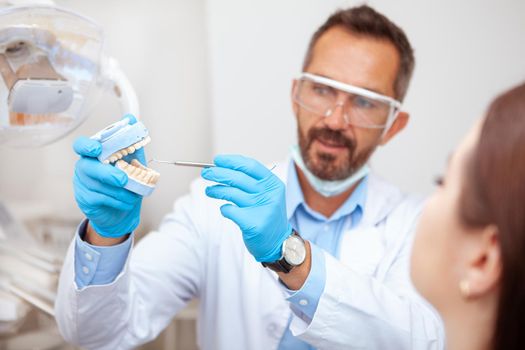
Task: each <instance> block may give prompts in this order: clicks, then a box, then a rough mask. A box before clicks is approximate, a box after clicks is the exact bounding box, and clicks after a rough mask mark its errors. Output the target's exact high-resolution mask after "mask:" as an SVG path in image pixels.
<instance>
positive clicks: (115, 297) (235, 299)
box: [55, 162, 444, 350]
mask: <svg viewBox="0 0 525 350" xmlns="http://www.w3.org/2000/svg"><path fill="white" fill-rule="evenodd" d="M287 169H288V163H287V162H285V163H282V164H279V165H278V167H276V169H275V170H274V172H275V173H276V174H277V175H278V176H279V177H280V178H281V179H282V180H283V181H284V182H285V183H286V176H287V174H286V172H287ZM207 185H209V183H207V182H205V181H204V180H200V179H199V180H196V181H194V182H193V183H192V185H191V193H190V194H189V195H187V196H184V197H182V198H180V199H179V200H177V201H176V202H175V206H174V210H173V212H171V213H170V214H169V215H167V216H166V217H165V218H164V220H163V221H162V223H161V225H160V227H159V229H158V231H154V232H151V233H149V234H148V235H147V236H146V237H145V238H143V239H142V240H141V241H140V242H139V243H138V244H137V247H136V248H135V249H134V250H133V252H132V253H131V254H130V256H129V257H128V261H127V262H126V267H125V268H124V271H123V272H122V273H121V274H120V275H119V276H118V277H117V279H116V280H115V281H114V282H113V283H111V284H109V285H103V286H88V287H86V288H84V289H82V290H78V289H77V287H76V285H75V282H74V249H75V244H74V242H73V244H72V245H71V247H70V249H69V252H68V254H67V258H66V261H65V263H64V268H63V270H62V274H61V277H60V286H59V291H58V297H57V302H56V306H55V307H56V318H57V322H58V325H59V329H60V331H61V333H62V334H63V336H64V337H65V338H66V339H67V340H68V341H70V342H73V343H76V344H79V345H81V346H82V347H85V348H87V349H129V348H132V347H134V346H137V345H138V344H141V343H143V342H146V341H148V340H151V339H154V338H155V337H156V336H157V335H158V334H159V333H160V332H161V331H162V330H163V329H164V328H165V327H166V326H167V325H168V324H169V322H170V321H171V319H172V317H173V316H174V315H175V314H176V313H177V312H178V311H179V310H181V309H182V308H183V307H184V306H185V304H186V303H187V302H188V301H190V300H191V299H193V298H195V297H197V298H199V302H200V304H199V305H200V306H199V319H198V325H197V327H198V332H197V333H198V344H199V345H200V347H201V349H203V350H211V349H214V350H215V349H224V350H226V349H227V350H235V349H242V350H246V349H248V350H252V349H253V350H259V349H260V350H268V349H277V347H278V345H279V342H280V340H281V338H282V336H283V333H284V331H285V328H286V326H287V323H288V319H289V316H290V314H291V310H290V308H289V305H288V302H287V301H286V300H285V297H286V294H285V291H284V290H283V288H282V286H281V285H280V284H279V282H278V280H277V275H276V274H275V273H274V272H272V271H270V270H268V269H265V268H263V267H262V266H261V264H259V263H257V262H256V261H255V259H254V258H253V257H252V256H251V255H250V253H249V252H248V251H247V250H246V248H245V246H244V243H243V241H242V235H241V232H240V231H239V229H238V227H237V226H236V225H235V224H234V223H233V222H231V221H230V220H227V219H225V218H223V217H222V216H221V214H220V210H219V207H220V205H221V204H223V202H222V201H217V200H212V199H209V198H207V197H206V196H205V194H204V189H205V187H206V186H207ZM368 186H369V187H368V190H367V191H368V192H367V200H366V204H365V208H364V215H363V218H362V220H361V222H360V224H359V225H358V226H357V227H355V228H353V229H350V230H349V231H348V232H346V233H345V234H344V235H343V239H342V242H341V251H340V256H341V261H338V260H336V259H335V258H333V257H332V256H331V255H329V254H327V253H325V259H326V272H327V279H326V286H325V290H324V292H323V294H322V296H321V299H320V301H319V305H318V308H317V311H316V313H315V315H314V318H313V320H312V322H311V323H310V324H309V325H308V324H306V323H305V322H304V321H303V320H301V319H300V318H298V317H296V316H295V315H294V317H293V320H292V324H291V329H292V332H293V333H294V335H297V336H299V337H300V338H302V339H304V340H306V341H309V342H310V343H311V344H312V345H313V346H315V347H317V348H319V349H354V348H355V349H442V348H443V344H444V336H443V331H442V325H441V322H440V320H439V318H438V317H437V315H436V314H435V312H434V311H433V310H432V309H431V308H430V307H429V306H428V305H427V304H426V303H425V302H424V301H422V300H421V299H420V297H418V296H417V295H416V292H415V291H414V289H413V287H412V285H411V282H410V278H409V269H408V263H409V260H410V248H411V243H412V234H413V228H414V224H415V220H416V218H417V216H418V214H419V211H420V202H419V201H415V200H412V199H407V198H406V197H404V196H403V195H402V194H401V192H400V191H399V190H398V189H396V188H394V187H392V186H391V185H389V184H386V183H385V182H383V181H381V180H379V179H378V178H376V177H375V176H373V175H371V176H370V177H369V182H368Z"/></svg>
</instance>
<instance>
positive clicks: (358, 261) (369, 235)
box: [340, 226, 385, 277]
mask: <svg viewBox="0 0 525 350" xmlns="http://www.w3.org/2000/svg"><path fill="white" fill-rule="evenodd" d="M382 228H383V227H382V226H374V227H366V228H359V227H357V228H356V229H351V230H349V231H348V232H346V233H345V234H344V236H343V239H342V242H341V251H340V257H341V258H340V260H341V262H342V263H343V264H345V265H346V266H348V267H349V268H351V269H352V270H354V271H356V272H358V273H360V274H364V275H368V276H371V277H372V276H374V275H375V273H376V271H377V268H378V266H379V263H380V261H381V259H382V258H383V256H384V254H385V246H384V242H383V238H382V237H383V232H382V231H383V229H382Z"/></svg>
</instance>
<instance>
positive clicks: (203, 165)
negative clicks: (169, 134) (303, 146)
mask: <svg viewBox="0 0 525 350" xmlns="http://www.w3.org/2000/svg"><path fill="white" fill-rule="evenodd" d="M151 162H155V163H164V164H171V165H181V166H191V167H196V168H211V167H214V166H215V164H212V163H200V162H185V161H181V160H173V161H172V160H158V159H155V158H153V159H150V160H148V164H149V163H151ZM276 166H277V165H274V166H272V167H271V169H270V171H271V170H273V169H275V167H276Z"/></svg>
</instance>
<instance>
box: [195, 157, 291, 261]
mask: <svg viewBox="0 0 525 350" xmlns="http://www.w3.org/2000/svg"><path fill="white" fill-rule="evenodd" d="M214 163H215V165H216V167H211V168H206V169H203V170H202V177H203V178H204V179H206V180H210V181H214V182H218V183H220V184H221V185H215V186H210V187H208V188H206V195H208V196H209V197H212V198H216V199H223V200H227V201H230V202H232V203H234V204H235V205H232V204H225V205H223V206H222V207H221V213H222V215H223V216H224V217H226V218H228V219H230V220H232V221H233V222H235V223H236V224H237V225H238V226H239V227H240V229H241V231H242V236H243V240H244V244H245V245H246V248H248V251H249V252H250V253H251V254H252V255H253V256H254V257H255V260H257V261H259V262H273V261H276V260H279V259H280V258H281V248H282V244H283V242H284V240H285V239H286V238H288V236H289V235H290V234H291V233H292V227H291V225H290V224H289V223H288V218H287V215H286V198H285V192H286V191H285V186H284V183H283V182H282V181H281V180H280V179H279V178H278V177H277V176H275V175H274V174H273V173H272V172H271V171H270V170H269V169H267V168H266V167H265V166H264V165H262V164H261V163H259V162H257V161H256V160H254V159H250V158H246V157H243V156H239V155H219V156H217V157H215V160H214Z"/></svg>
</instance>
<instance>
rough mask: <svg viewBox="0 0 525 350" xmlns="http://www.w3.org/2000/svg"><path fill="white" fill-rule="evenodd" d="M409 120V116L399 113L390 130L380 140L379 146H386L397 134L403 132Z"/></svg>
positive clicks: (405, 113)
mask: <svg viewBox="0 0 525 350" xmlns="http://www.w3.org/2000/svg"><path fill="white" fill-rule="evenodd" d="M409 118H410V116H409V114H408V113H407V112H399V113H398V115H397V118H396V120H394V123H392V126H391V127H390V129H388V131H387V132H386V134H385V135H384V136H383V137H382V138H381V142H380V145H381V146H383V145H386V144H387V143H388V142H389V141H390V140H391V139H392V138H393V137H394V136H395V135H396V134H397V133H399V132H400V131H401V130H403V129H404V128H405V126H407V124H408V119H409Z"/></svg>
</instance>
